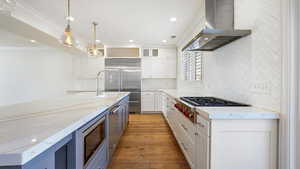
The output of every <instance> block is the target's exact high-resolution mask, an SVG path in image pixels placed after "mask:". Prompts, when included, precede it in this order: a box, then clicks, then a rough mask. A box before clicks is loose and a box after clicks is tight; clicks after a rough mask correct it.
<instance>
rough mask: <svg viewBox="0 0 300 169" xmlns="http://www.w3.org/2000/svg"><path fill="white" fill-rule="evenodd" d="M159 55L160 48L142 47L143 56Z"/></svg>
mask: <svg viewBox="0 0 300 169" xmlns="http://www.w3.org/2000/svg"><path fill="white" fill-rule="evenodd" d="M158 55H159V49H158V48H142V56H143V57H157V56H158Z"/></svg>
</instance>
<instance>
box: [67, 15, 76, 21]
mask: <svg viewBox="0 0 300 169" xmlns="http://www.w3.org/2000/svg"><path fill="white" fill-rule="evenodd" d="M66 20H67V21H71V22H73V21H74V20H75V18H74V17H73V16H67V17H66Z"/></svg>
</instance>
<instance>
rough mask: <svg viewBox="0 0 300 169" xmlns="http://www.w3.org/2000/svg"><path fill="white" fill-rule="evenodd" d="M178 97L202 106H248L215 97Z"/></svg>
mask: <svg viewBox="0 0 300 169" xmlns="http://www.w3.org/2000/svg"><path fill="white" fill-rule="evenodd" d="M180 99H181V100H183V101H185V102H187V103H189V104H191V105H193V106H203V107H226V106H228V107H230V106H232V107H240V106H241V107H244V106H250V105H247V104H243V103H237V102H232V101H228V100H223V99H219V98H215V97H181V98H180Z"/></svg>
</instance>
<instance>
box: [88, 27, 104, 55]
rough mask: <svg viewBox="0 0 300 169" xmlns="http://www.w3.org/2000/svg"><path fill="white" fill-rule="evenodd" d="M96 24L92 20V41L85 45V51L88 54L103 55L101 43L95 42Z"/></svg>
mask: <svg viewBox="0 0 300 169" xmlns="http://www.w3.org/2000/svg"><path fill="white" fill-rule="evenodd" d="M97 25H98V24H97V23H96V22H93V42H92V43H90V44H89V45H88V47H87V53H88V54H89V56H104V52H103V45H102V44H99V43H97V41H96V36H97V35H96V26H97Z"/></svg>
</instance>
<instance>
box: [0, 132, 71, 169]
mask: <svg viewBox="0 0 300 169" xmlns="http://www.w3.org/2000/svg"><path fill="white" fill-rule="evenodd" d="M73 138H74V137H73V135H69V136H67V137H66V138H64V139H63V140H61V141H60V142H58V143H57V144H55V145H54V146H52V147H51V148H50V149H48V150H46V151H45V152H43V153H42V154H40V155H39V156H37V157H35V158H34V159H32V160H31V161H29V162H28V163H26V164H25V165H23V166H20V167H16V168H13V169H74V168H75V167H74V166H75V154H74V152H75V147H74V139H73ZM0 169H11V167H0Z"/></svg>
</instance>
